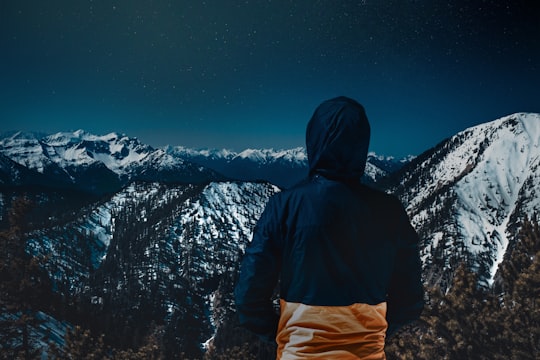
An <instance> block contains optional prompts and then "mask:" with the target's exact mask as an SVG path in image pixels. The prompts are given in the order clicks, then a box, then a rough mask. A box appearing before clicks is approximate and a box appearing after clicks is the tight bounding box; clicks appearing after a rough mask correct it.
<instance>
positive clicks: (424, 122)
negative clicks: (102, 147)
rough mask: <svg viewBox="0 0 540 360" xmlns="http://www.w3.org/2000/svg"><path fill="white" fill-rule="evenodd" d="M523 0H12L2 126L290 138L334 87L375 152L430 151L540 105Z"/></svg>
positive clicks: (185, 139)
mask: <svg viewBox="0 0 540 360" xmlns="http://www.w3.org/2000/svg"><path fill="white" fill-rule="evenodd" d="M535 3H537V2H536V1H520V0H514V1H511V0H498V1H491V0H486V1H482V0H461V1H437V0H401V1H398V0H362V1H339V0H318V1H317V0H299V1H288V0H266V1H263V0H259V1H256V0H241V1H240V0H206V1H196V0H189V1H187V0H176V1H172V0H171V1H159V0H153V1H152V0H129V1H128V0H125V1H115V0H103V1H101V0H84V1H83V0H47V1H42V0H35V1H29V0H1V1H0V131H11V130H22V131H41V132H48V133H54V132H58V131H71V130H77V129H84V130H86V131H88V132H91V133H94V134H97V135H103V134H107V133H109V132H113V131H115V132H120V133H124V134H126V135H128V136H132V137H137V138H139V139H140V140H141V141H143V142H144V143H147V144H150V145H153V146H156V147H158V146H163V145H166V144H169V145H183V146H187V147H194V148H228V149H231V150H236V151H240V150H243V149H245V148H274V149H281V148H292V147H297V146H304V134H305V127H306V124H307V121H308V120H309V118H310V117H311V115H312V113H313V110H314V109H315V107H316V106H317V105H318V104H319V103H320V102H321V101H323V100H326V99H328V98H331V97H334V96H338V95H346V96H349V97H352V98H354V99H356V100H358V101H359V102H360V103H362V104H363V105H364V106H365V108H366V112H367V114H368V117H369V119H370V122H371V126H372V141H371V146H370V149H371V150H372V151H376V152H377V153H380V154H384V155H393V156H405V155H408V154H412V155H418V154H420V153H421V152H423V151H424V150H427V149H428V148H430V147H432V146H435V145H436V144H437V143H438V142H440V141H441V140H443V139H445V138H447V137H449V136H452V135H454V134H455V133H457V132H458V131H461V130H464V129H465V128H467V127H469V126H473V125H477V124H480V123H483V122H486V121H491V120H495V119H497V118H499V117H502V116H505V115H508V114H511V113H514V112H522V111H525V112H540V91H539V89H540V10H539V8H540V6H539V5H533V4H535Z"/></svg>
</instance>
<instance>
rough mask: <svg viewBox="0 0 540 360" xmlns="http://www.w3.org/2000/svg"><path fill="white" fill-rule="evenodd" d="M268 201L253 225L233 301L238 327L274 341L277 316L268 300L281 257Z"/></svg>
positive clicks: (275, 223)
mask: <svg viewBox="0 0 540 360" xmlns="http://www.w3.org/2000/svg"><path fill="white" fill-rule="evenodd" d="M272 200H273V198H271V199H270V201H269V202H268V204H267V206H266V209H265V210H264V212H263V214H262V215H261V217H260V219H259V221H258V223H257V225H256V226H255V229H254V232H253V239H252V241H251V243H250V244H249V246H248V248H247V249H246V253H245V255H244V258H243V260H242V263H241V267H240V276H239V279H238V282H237V285H236V288H235V302H236V310H237V313H238V319H239V322H240V325H242V326H243V327H245V328H246V329H248V330H250V331H251V332H253V333H255V334H256V335H258V336H259V337H260V338H261V339H262V340H265V341H271V342H274V341H275V336H276V332H277V325H278V321H279V316H278V315H277V313H276V312H275V311H274V307H273V305H272V300H271V298H272V295H273V292H274V289H275V288H276V285H277V281H278V278H279V271H280V267H281V266H280V262H281V261H280V258H281V255H280V250H279V247H278V246H277V244H276V243H277V239H276V236H277V234H278V231H277V229H278V228H279V226H280V225H279V220H278V217H277V215H276V211H275V210H276V207H275V206H274V202H273V201H272Z"/></svg>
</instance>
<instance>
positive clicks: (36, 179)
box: [0, 130, 223, 193]
mask: <svg viewBox="0 0 540 360" xmlns="http://www.w3.org/2000/svg"><path fill="white" fill-rule="evenodd" d="M0 153H1V154H2V155H4V156H5V157H7V158H9V159H11V160H12V161H14V162H15V163H17V164H19V165H21V166H23V167H24V168H26V169H28V170H30V171H31V172H32V175H31V176H19V177H17V178H14V177H8V176H5V177H7V178H10V180H9V181H7V182H3V184H4V185H45V186H54V187H59V188H65V187H71V188H78V189H84V190H87V191H91V192H95V193H107V192H114V191H117V190H119V189H120V188H121V187H122V186H123V185H125V184H127V183H129V182H130V181H134V180H146V181H154V180H159V181H167V182H184V183H188V182H191V183H197V182H208V181H212V180H219V179H223V176H221V175H219V174H217V173H216V172H215V171H212V170H210V169H205V168H203V167H201V166H199V165H195V164H193V163H190V162H188V161H185V160H184V159H182V158H179V157H174V156H171V155H170V154H168V153H166V152H165V151H164V150H163V149H153V148H152V147H150V146H148V145H144V144H142V143H140V142H139V141H138V140H137V139H136V138H129V137H127V136H125V135H119V134H117V133H110V134H107V135H103V136H96V135H92V134H89V133H86V132H84V131H82V130H78V131H75V132H72V133H71V132H60V133H57V134H53V135H48V136H42V135H35V134H32V133H21V132H18V133H15V134H13V135H11V136H8V137H5V138H3V139H1V140H0ZM0 170H1V172H2V173H7V170H6V169H4V167H2V168H1V169H0ZM0 179H1V177H0Z"/></svg>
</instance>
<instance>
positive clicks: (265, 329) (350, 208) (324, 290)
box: [235, 97, 423, 340]
mask: <svg viewBox="0 0 540 360" xmlns="http://www.w3.org/2000/svg"><path fill="white" fill-rule="evenodd" d="M369 133H370V129H369V123H368V120H367V117H366V115H365V112H364V109H363V107H362V106H361V105H360V104H358V103H357V102H355V101H354V100H351V99H348V98H345V97H340V98H336V99H332V100H328V101H326V102H324V103H323V104H321V105H320V106H319V107H318V108H317V110H316V111H315V113H314V114H313V117H312V118H311V120H310V122H309V124H308V128H307V132H306V145H307V152H308V159H309V166H310V173H309V178H308V179H306V180H305V181H303V182H302V183H300V184H298V185H297V186H295V187H293V188H291V189H288V190H285V191H282V192H281V193H278V194H276V195H275V196H273V197H272V198H271V199H270V200H269V202H268V204H267V206H266V208H265V211H264V212H263V214H262V215H261V217H260V219H259V221H258V223H257V225H256V227H255V230H254V234H253V240H252V242H251V243H250V245H249V246H248V248H247V249H246V254H245V256H244V258H243V261H242V265H241V272H240V277H239V280H238V283H237V287H236V290H235V297H236V305H237V311H238V315H239V319H240V322H241V324H242V325H244V326H245V327H247V328H248V329H250V330H251V331H253V332H255V333H257V334H258V335H260V336H261V337H263V338H266V339H269V340H270V339H273V338H274V337H275V335H276V329H277V323H278V315H276V314H275V311H274V310H273V306H272V303H271V297H272V294H273V292H274V289H275V288H276V285H277V284H278V282H279V293H280V297H281V299H283V300H285V301H287V302H291V303H301V304H307V305H316V306H319V305H320V306H348V305H351V304H355V303H363V304H370V305H376V304H380V303H384V302H386V303H387V307H388V311H387V315H386V318H387V321H388V323H389V332H392V331H393V330H395V329H396V328H397V327H399V326H401V325H403V324H405V323H407V322H409V321H411V320H414V319H416V318H418V316H419V314H420V312H421V310H422V307H423V290H422V285H421V265H420V259H419V254H418V236H417V234H416V232H415V231H414V229H413V228H412V227H411V225H410V223H409V219H408V217H407V214H406V213H405V210H404V209H403V206H402V205H401V203H400V202H399V201H398V200H397V198H395V197H393V196H391V195H388V194H385V193H383V192H380V191H376V190H373V189H371V188H369V187H367V186H364V185H363V184H361V183H360V178H361V176H362V175H363V172H364V168H365V165H366V159H367V150H368V145H369Z"/></svg>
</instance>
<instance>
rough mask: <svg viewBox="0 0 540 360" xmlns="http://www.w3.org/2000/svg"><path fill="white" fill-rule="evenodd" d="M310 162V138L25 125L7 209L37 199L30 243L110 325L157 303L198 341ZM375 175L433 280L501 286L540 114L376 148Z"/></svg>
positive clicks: (8, 154) (11, 140)
mask: <svg viewBox="0 0 540 360" xmlns="http://www.w3.org/2000/svg"><path fill="white" fill-rule="evenodd" d="M306 172H307V165H306V156H305V152H304V150H303V149H302V148H297V149H291V150H281V151H273V150H246V151H244V152H241V153H234V152H231V151H226V150H220V151H217V150H193V149H186V148H183V147H167V148H164V149H153V148H151V147H149V146H146V145H143V144H141V143H140V142H139V141H137V140H136V139H132V138H129V137H126V136H123V135H118V134H109V135H105V136H95V135H91V134H87V133H85V132H83V131H77V132H74V133H59V134H55V135H49V136H36V135H34V134H23V133H16V134H10V135H8V136H5V137H4V138H3V139H1V140H0V190H1V191H0V210H1V213H2V218H3V219H4V218H5V213H6V211H7V209H8V208H9V205H10V203H11V201H12V199H13V198H14V197H16V196H17V195H20V194H26V196H29V197H31V198H32V199H33V200H34V201H35V203H36V205H37V209H36V210H35V212H34V214H33V218H32V222H31V224H32V226H31V229H30V230H29V232H28V234H27V235H28V239H29V240H28V252H29V253H31V254H33V255H36V256H38V255H47V259H48V260H47V263H46V268H47V270H48V271H49V273H50V274H51V277H52V278H53V281H54V283H55V288H56V289H57V291H59V292H61V293H64V294H66V295H69V296H75V294H77V296H79V297H80V298H82V299H84V302H85V303H86V304H88V309H89V310H88V311H89V312H90V313H92V314H93V316H94V318H100V317H101V318H103V319H109V318H110V317H114V319H115V321H113V322H109V323H113V324H115V325H114V326H116V327H115V328H111V329H109V330H107V331H110V332H111V333H112V334H115V331H116V332H118V333H120V332H121V330H122V331H127V330H125V328H126V327H125V326H124V325H125V324H126V322H128V321H129V324H130V326H133V322H134V321H135V323H137V321H138V320H137V319H144V316H147V315H148V312H151V315H152V317H153V318H159V319H160V321H162V322H163V323H164V324H165V327H166V329H168V330H167V331H169V332H168V334H173V335H171V336H173V337H174V341H172V343H175V344H178V346H180V347H182V346H184V345H185V346H187V345H188V344H191V345H193V344H195V345H196V346H195V347H197V346H199V344H203V343H205V342H207V341H208V340H209V339H212V338H213V336H215V335H216V333H218V332H219V331H220V329H221V328H222V326H223V325H224V323H225V322H226V319H228V318H229V316H230V314H232V313H233V312H234V310H233V309H234V306H233V300H232V298H233V297H232V289H233V287H234V281H235V277H236V274H237V271H238V266H239V259H240V258H241V256H242V252H243V249H244V248H245V246H246V245H247V244H248V242H249V240H250V237H251V232H252V230H253V227H254V226H255V223H256V221H257V219H258V216H259V215H260V213H261V212H262V210H263V209H264V206H265V203H266V201H267V200H268V198H269V197H270V196H272V195H273V194H275V193H276V192H278V191H281V190H280V187H281V188H282V187H287V186H290V185H291V184H292V183H293V182H294V181H292V180H293V179H294V180H295V181H296V179H298V180H299V179H301V178H302V177H304V176H305V175H306ZM366 174H368V175H369V177H370V178H369V180H368V181H369V182H370V183H371V184H372V185H373V186H377V187H379V188H383V189H384V190H385V191H387V192H390V193H394V194H395V195H397V196H398V197H399V198H400V199H401V200H402V202H403V204H404V205H405V206H406V209H407V212H408V214H409V217H410V219H411V222H412V224H413V226H414V227H415V228H416V230H417V232H418V233H419V235H420V238H421V256H422V261H423V270H424V272H423V273H424V281H425V284H426V286H428V285H429V286H431V285H441V286H442V287H443V289H444V288H446V287H448V286H449V285H450V284H451V280H452V278H453V273H454V271H455V269H456V267H457V265H458V264H460V263H462V262H466V263H467V264H468V265H469V266H470V267H471V268H473V269H475V270H476V271H477V272H478V274H479V276H480V280H481V282H482V284H484V285H485V286H489V285H490V284H492V282H493V281H494V279H495V278H496V272H497V268H498V264H499V263H500V262H501V261H502V260H503V257H504V254H505V253H506V251H507V249H508V248H510V247H511V246H512V243H513V242H514V241H515V234H516V233H517V229H518V227H519V226H520V223H521V221H522V220H523V219H524V218H525V217H527V216H529V217H530V216H533V215H534V214H538V213H539V212H540V192H539V190H538V189H539V184H540V114H533V113H517V114H513V115H510V116H506V117H503V118H500V119H498V120H495V121H492V122H489V123H485V124H481V125H478V126H475V127H472V128H469V129H466V130H464V131H462V132H459V133H458V134H456V135H454V136H453V137H451V138H449V139H446V140H444V141H443V142H441V143H440V144H438V145H437V146H435V147H434V148H432V149H429V150H427V151H426V152H424V153H423V154H421V155H419V156H418V157H416V158H408V159H404V160H396V159H392V158H384V157H378V156H376V155H375V154H370V157H369V160H368V165H367V167H366ZM286 175H289V177H290V178H291V179H288V178H287V176H286ZM255 180H260V181H255ZM289 180H291V181H289ZM96 195H98V196H96ZM134 294H135V295H134ZM119 319H120V320H119ZM123 319H125V321H124V320H123ZM134 319H135V320H134ZM141 322H145V321H143V320H141ZM186 322H189V324H190V327H189V329H186V328H185V326H183V324H184V323H186ZM103 326H104V327H103V329H104V330H103V331H106V329H107V328H106V325H103ZM111 326H112V325H111ZM134 331H135V330H134ZM137 331H142V330H141V329H139V330H137ZM180 350H182V351H184V350H185V349H184V348H181V349H180ZM180 350H178V351H180Z"/></svg>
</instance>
